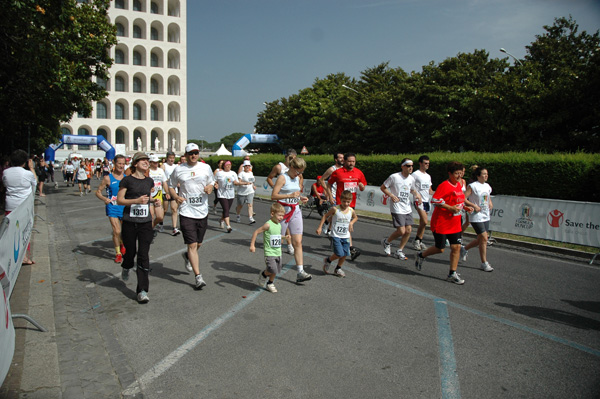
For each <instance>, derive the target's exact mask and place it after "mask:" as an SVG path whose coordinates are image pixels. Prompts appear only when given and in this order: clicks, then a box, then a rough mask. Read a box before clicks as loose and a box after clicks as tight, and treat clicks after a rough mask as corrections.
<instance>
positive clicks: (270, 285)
mask: <svg viewBox="0 0 600 399" xmlns="http://www.w3.org/2000/svg"><path fill="white" fill-rule="evenodd" d="M25 155H26V154H25ZM175 158H176V157H175V154H174V153H172V152H169V153H167V156H166V158H165V159H164V160H161V159H159V158H158V156H156V155H147V154H145V153H143V152H138V153H136V154H135V155H133V157H131V159H127V158H126V157H124V156H123V155H117V156H116V157H115V158H114V159H113V160H111V161H109V160H107V159H104V160H100V159H97V160H95V161H94V160H87V159H77V158H72V159H69V160H65V161H64V162H63V163H60V166H58V165H56V164H53V163H52V162H45V161H44V160H43V159H36V160H27V158H24V155H23V152H22V151H21V152H19V150H18V151H15V153H14V154H13V156H11V160H10V166H9V165H6V164H4V165H3V170H2V172H3V175H2V183H3V185H2V189H3V191H4V194H5V195H6V201H5V211H6V214H8V213H10V212H11V211H12V210H13V209H14V208H15V207H16V206H17V205H18V204H19V203H20V202H22V201H23V200H24V198H26V197H27V195H29V194H30V193H32V192H34V193H36V194H37V195H40V196H44V195H45V194H44V193H43V187H44V182H48V183H50V184H53V185H55V187H57V186H58V181H57V180H56V178H55V174H54V171H55V170H56V169H58V168H60V171H61V173H62V175H63V182H64V183H65V184H66V185H67V187H68V186H69V185H70V186H72V187H74V186H75V184H77V186H78V189H79V194H80V196H84V195H86V194H88V193H91V184H90V182H91V180H92V179H98V180H101V182H100V185H99V187H98V189H97V190H96V192H95V195H96V197H97V198H98V199H100V200H101V201H103V202H104V203H105V206H106V215H107V216H108V218H109V222H110V225H111V227H112V231H113V234H112V241H113V246H114V249H115V259H114V261H115V263H119V264H121V267H122V272H121V277H122V279H123V280H128V279H129V274H130V271H132V270H133V271H135V273H136V276H137V289H136V293H137V300H138V302H140V303H145V302H148V301H149V296H148V291H149V279H148V273H149V271H150V267H149V262H150V260H149V259H150V258H149V250H150V246H151V244H152V242H153V241H154V239H155V238H156V237H157V234H158V233H159V232H163V231H164V218H165V215H166V213H167V212H169V211H170V213H171V220H170V221H171V227H172V230H171V234H172V235H173V236H177V235H180V234H181V235H182V237H183V241H184V244H185V245H186V247H187V251H185V252H184V253H183V259H184V262H185V268H186V270H187V271H188V272H190V273H193V274H194V283H195V287H196V288H197V289H202V288H203V287H205V286H206V282H205V281H204V279H203V277H202V274H201V270H200V257H199V255H198V251H199V250H200V247H201V245H202V242H203V239H204V235H205V233H206V229H207V227H208V214H209V212H210V211H211V210H210V209H209V208H210V207H209V203H211V201H209V196H211V195H212V194H213V192H214V194H215V198H214V200H213V201H212V205H213V206H212V212H214V213H215V214H219V213H220V215H221V218H220V227H221V228H222V229H223V230H224V231H225V232H226V233H231V231H232V230H233V229H232V227H231V214H230V213H231V211H232V210H235V221H236V222H237V223H241V222H242V211H244V212H245V213H246V214H247V220H248V223H249V224H254V223H256V219H255V216H256V214H255V213H254V208H253V201H254V193H255V191H256V186H255V177H254V175H253V173H252V164H251V161H250V157H246V158H245V159H244V160H243V162H242V164H241V165H240V167H239V169H238V172H237V173H236V172H234V171H232V163H231V161H223V162H219V164H218V166H217V168H216V169H215V170H214V171H213V170H212V169H211V167H210V166H209V165H208V164H206V163H204V161H203V160H202V159H200V151H199V148H198V146H197V145H196V144H193V143H189V144H187V145H186V147H185V154H184V156H183V157H181V161H180V162H179V163H175ZM333 159H334V164H333V165H332V166H331V167H329V168H328V169H327V170H326V171H324V172H323V174H322V175H320V176H317V182H316V183H315V184H313V186H312V187H311V197H312V198H310V199H309V198H308V197H307V196H305V195H304V194H303V185H304V180H303V173H304V170H305V168H306V162H305V161H304V159H302V158H300V157H298V156H297V154H296V151H294V150H293V149H290V150H288V151H287V152H286V154H285V158H284V161H283V162H280V163H278V164H277V165H275V166H274V167H273V169H272V171H271V173H270V174H269V175H268V176H267V183H268V184H269V185H270V186H271V188H272V189H273V191H272V194H271V200H273V204H272V206H271V209H270V217H269V219H268V220H267V221H266V222H265V223H264V224H260V227H258V228H257V229H256V231H255V232H254V234H253V236H252V238H251V240H250V251H251V252H255V251H256V246H255V242H256V240H257V239H258V237H259V235H262V241H263V249H264V256H265V269H264V270H263V271H261V273H260V274H259V277H258V283H259V285H260V286H261V287H262V288H265V289H267V290H268V291H270V292H273V293H275V292H277V289H276V288H275V285H274V280H275V278H276V276H277V274H278V273H280V272H281V270H282V263H281V255H282V246H284V243H286V244H287V245H286V247H287V252H288V253H289V254H291V255H293V256H294V260H295V264H296V273H297V277H296V281H297V283H302V282H305V281H309V280H311V279H312V275H310V274H309V273H307V272H306V271H305V270H304V258H303V247H302V236H303V231H304V223H303V217H302V212H301V205H305V204H307V203H308V202H309V201H312V203H313V204H314V206H315V207H316V209H317V211H318V212H319V214H320V215H321V221H320V223H319V227H318V228H317V231H316V232H317V234H319V235H320V234H322V233H323V234H324V235H326V236H327V237H328V238H329V239H330V241H331V247H332V254H331V255H330V256H328V257H326V258H325V259H324V260H323V271H324V272H325V273H326V274H329V273H330V268H331V266H332V264H333V263H334V262H335V263H336V264H335V267H334V268H333V271H332V274H333V275H336V276H338V277H345V272H344V271H343V265H344V263H345V261H346V259H347V258H349V259H350V260H351V261H354V260H356V258H358V257H359V256H360V254H361V251H360V249H359V248H358V247H357V246H355V245H353V242H352V232H353V231H354V226H355V223H356V221H357V220H358V216H357V214H356V212H355V211H354V208H355V206H356V197H357V193H358V192H359V191H363V190H364V189H365V187H366V185H367V180H366V178H365V176H364V174H363V173H362V171H360V169H358V168H357V167H356V162H357V160H356V155H355V154H352V153H346V154H342V153H336V154H335V155H334V157H333ZM429 163H430V160H429V158H428V157H427V156H426V155H423V156H421V157H420V158H419V159H418V161H417V162H416V163H415V162H413V160H411V159H409V158H405V159H403V160H402V161H401V170H400V171H399V172H396V173H392V174H391V175H390V176H389V177H388V178H387V179H386V180H385V181H384V182H383V184H382V185H381V187H380V189H381V191H382V192H383V194H384V196H385V197H384V198H385V199H386V201H388V202H389V205H390V213H391V216H392V225H393V227H394V229H395V230H394V231H393V232H392V233H391V234H390V235H389V236H388V237H384V238H383V239H382V240H381V246H382V254H383V255H386V256H393V257H395V258H397V259H399V260H407V259H408V258H407V256H406V254H405V253H404V249H405V247H406V245H408V242H409V241H410V236H411V234H412V225H413V218H412V213H413V208H414V209H415V210H416V212H417V214H418V215H419V224H418V228H417V231H416V235H415V237H414V240H413V242H412V246H413V248H414V249H415V250H417V251H418V252H417V253H416V255H415V259H414V264H415V267H416V269H417V270H421V268H422V267H423V263H424V260H425V259H426V258H428V257H430V256H433V255H436V254H440V253H443V252H444V251H445V249H446V247H450V267H449V273H448V276H447V280H448V281H450V282H453V283H456V284H464V280H463V279H462V278H461V277H460V275H459V274H458V273H457V268H458V262H459V260H462V261H466V260H467V255H468V251H469V250H470V249H473V248H475V247H477V248H478V250H479V255H480V261H481V266H480V267H481V270H483V271H486V272H491V271H493V268H492V267H491V265H490V264H489V262H488V261H487V253H486V248H487V241H488V231H489V220H490V210H491V209H492V207H493V204H492V201H491V192H492V189H491V187H490V185H489V184H488V183H487V179H488V171H487V170H486V169H485V168H483V167H480V166H477V165H474V166H473V167H472V168H471V173H472V178H471V182H470V183H467V182H466V181H465V179H464V174H465V167H464V166H463V165H462V164H461V163H459V162H451V163H449V164H448V165H447V168H446V169H447V173H448V179H447V180H444V181H443V182H441V183H439V184H438V185H437V186H436V188H435V190H434V186H433V183H432V180H431V176H430V175H429V174H428V173H427V170H428V168H429ZM417 167H418V170H414V169H415V168H417ZM411 198H412V199H411ZM234 201H236V204H235V205H236V206H235V208H233V205H234ZM219 208H220V210H219ZM244 217H245V216H244ZM429 218H430V229H431V231H432V233H433V238H434V245H433V246H431V247H429V248H428V247H426V246H425V244H424V243H423V235H424V232H425V229H426V226H427V223H428V219H429ZM469 225H471V226H472V228H473V229H474V230H475V232H476V234H477V237H476V239H475V240H473V241H472V242H470V243H468V244H466V245H463V241H462V233H463V231H464V230H465V229H466V228H467V227H468V226H469ZM396 240H398V248H397V250H395V251H393V249H392V245H393V243H394V241H396ZM28 261H29V262H33V261H31V260H29V259H28Z"/></svg>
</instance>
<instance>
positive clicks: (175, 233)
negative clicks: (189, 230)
mask: <svg viewBox="0 0 600 399" xmlns="http://www.w3.org/2000/svg"><path fill="white" fill-rule="evenodd" d="M179 233H181V231H180V230H179V229H178V228H177V227H174V228H173V232H172V233H171V235H172V236H176V235H179Z"/></svg>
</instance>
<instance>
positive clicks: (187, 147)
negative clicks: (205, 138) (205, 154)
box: [185, 143, 200, 153]
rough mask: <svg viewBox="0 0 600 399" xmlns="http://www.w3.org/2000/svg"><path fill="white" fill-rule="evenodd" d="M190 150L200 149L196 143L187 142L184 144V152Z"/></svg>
mask: <svg viewBox="0 0 600 399" xmlns="http://www.w3.org/2000/svg"><path fill="white" fill-rule="evenodd" d="M192 151H200V148H198V145H197V144H194V143H188V144H187V145H186V146H185V152H186V153H188V152H192Z"/></svg>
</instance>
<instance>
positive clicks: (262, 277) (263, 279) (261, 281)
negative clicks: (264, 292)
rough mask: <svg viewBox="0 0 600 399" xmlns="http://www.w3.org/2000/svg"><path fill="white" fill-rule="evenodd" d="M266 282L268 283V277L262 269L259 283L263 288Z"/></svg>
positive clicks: (259, 274)
mask: <svg viewBox="0 0 600 399" xmlns="http://www.w3.org/2000/svg"><path fill="white" fill-rule="evenodd" d="M266 283H267V277H264V276H263V272H262V271H261V272H260V273H258V285H259V286H260V287H261V288H264V287H265V284H266Z"/></svg>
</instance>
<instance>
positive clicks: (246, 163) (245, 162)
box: [242, 159, 252, 166]
mask: <svg viewBox="0 0 600 399" xmlns="http://www.w3.org/2000/svg"><path fill="white" fill-rule="evenodd" d="M242 165H244V166H252V164H251V163H250V161H248V160H247V159H246V160H245V161H244V163H243V164H242Z"/></svg>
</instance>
